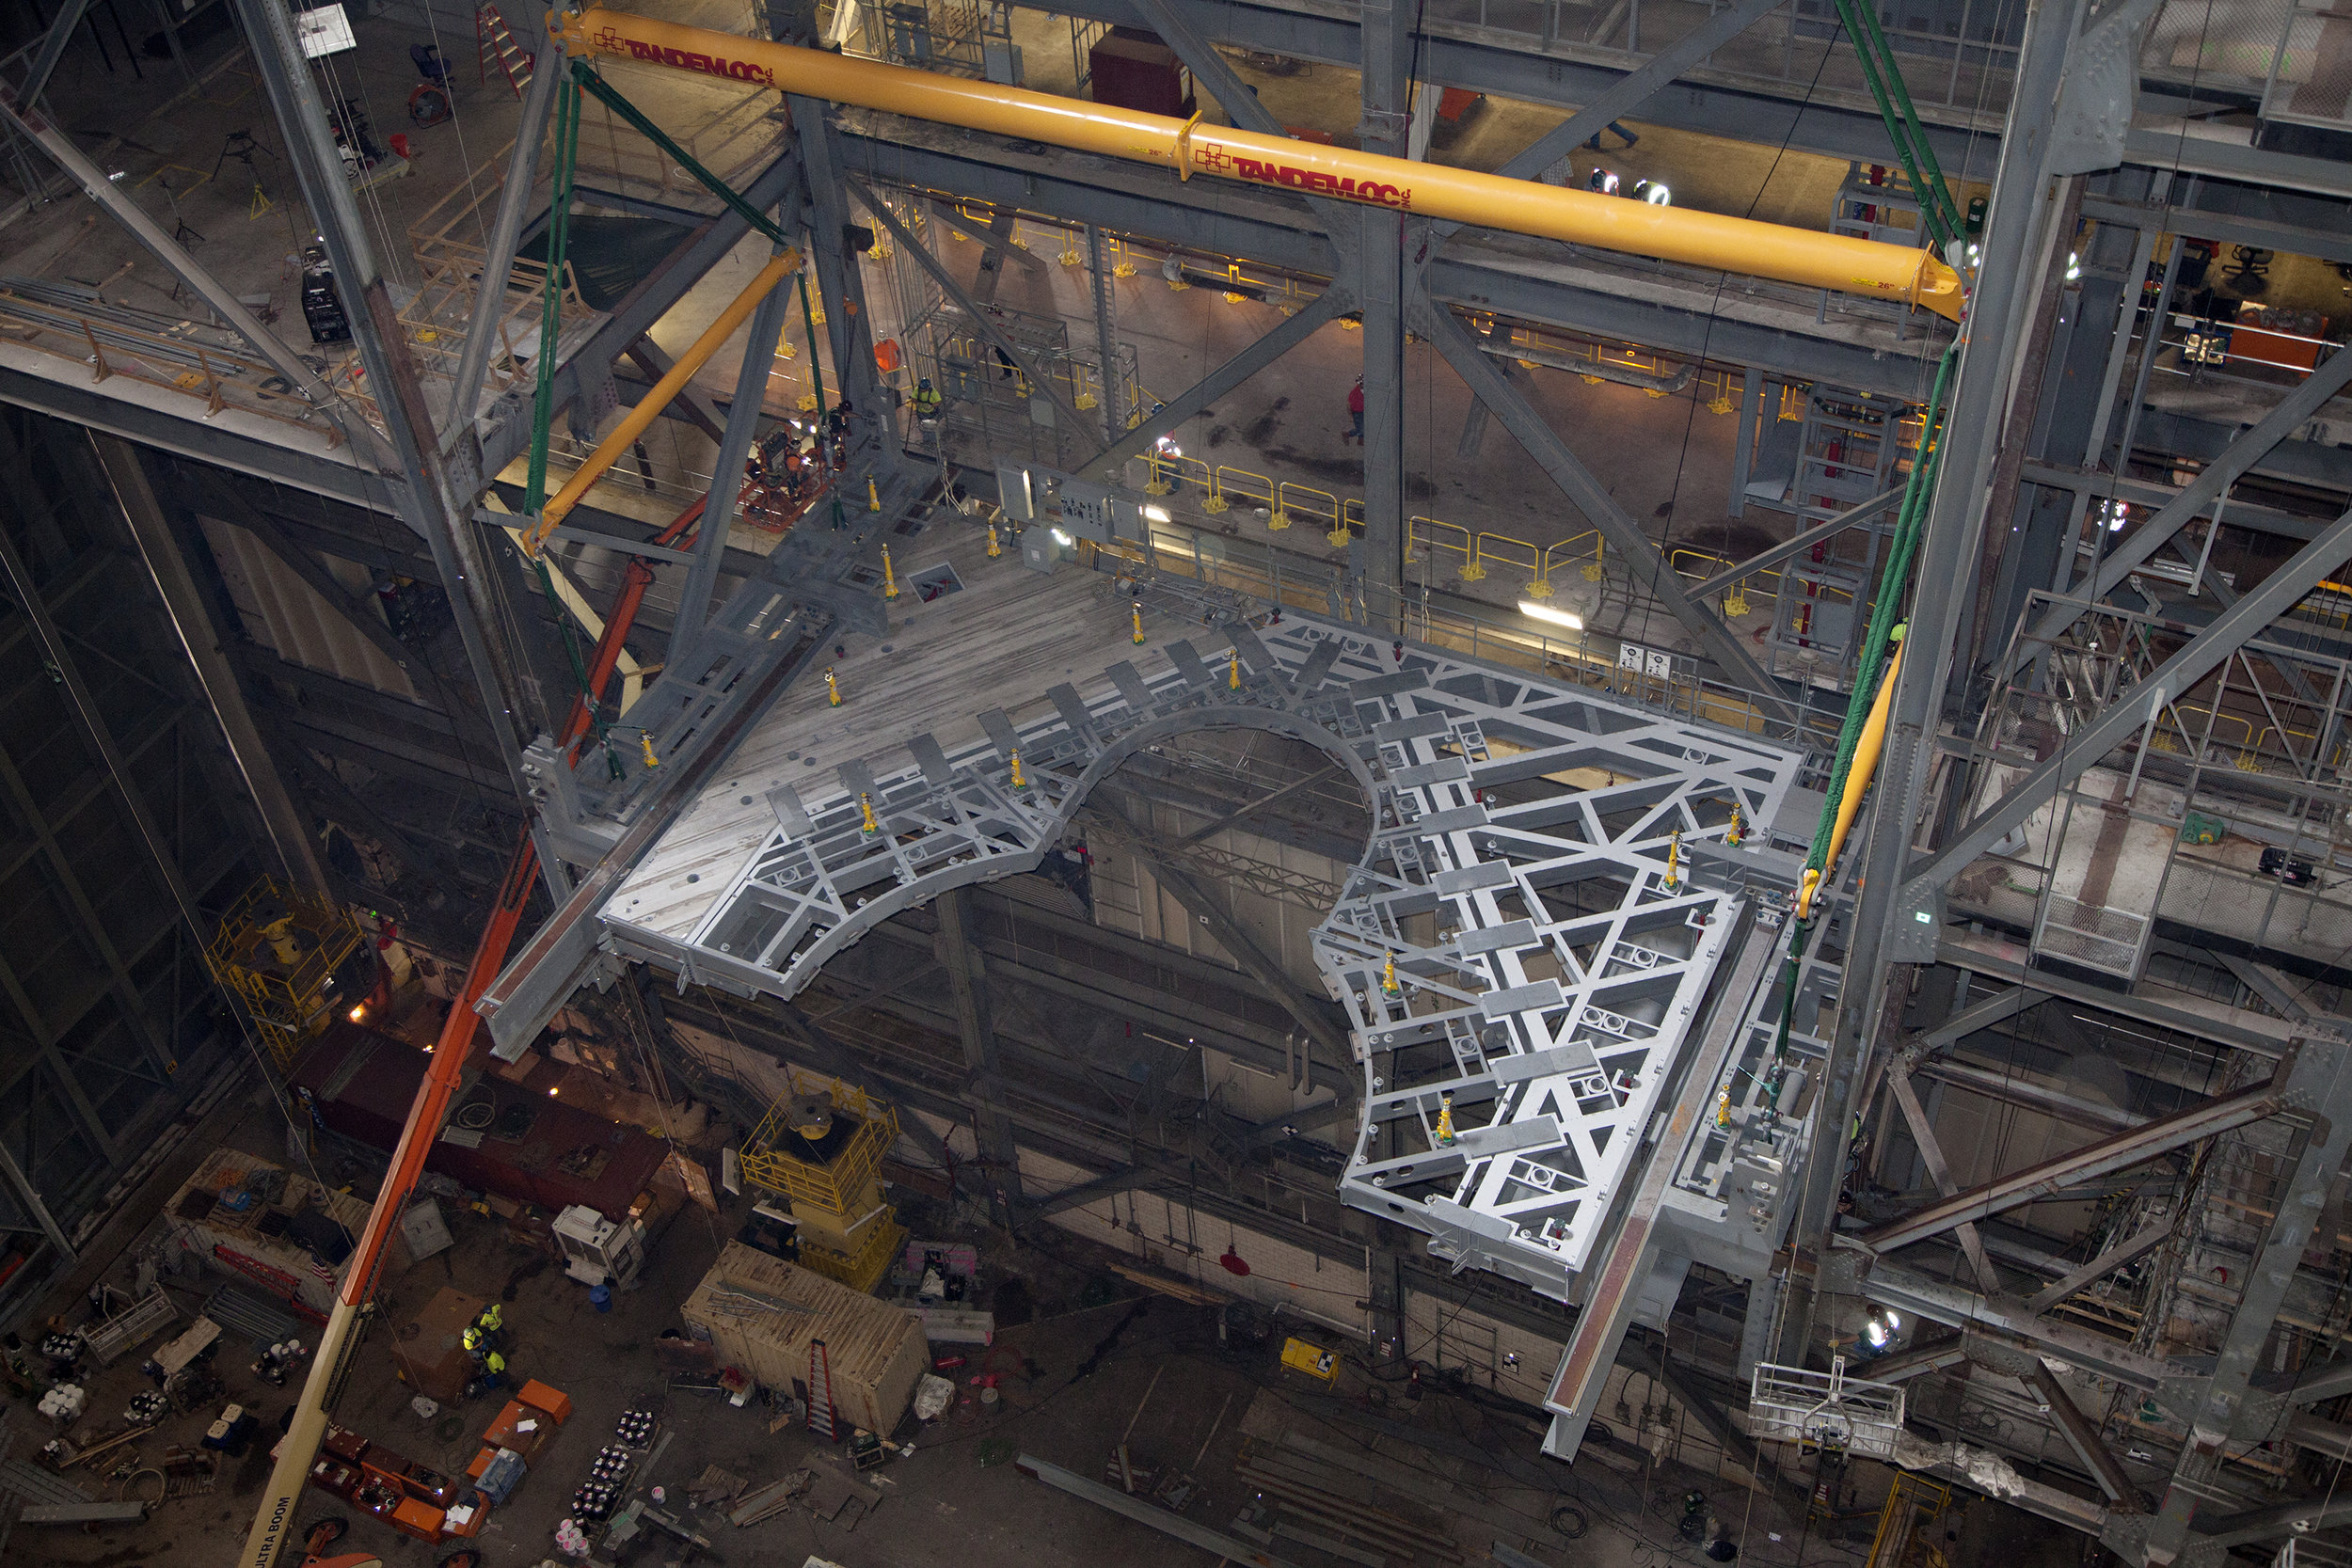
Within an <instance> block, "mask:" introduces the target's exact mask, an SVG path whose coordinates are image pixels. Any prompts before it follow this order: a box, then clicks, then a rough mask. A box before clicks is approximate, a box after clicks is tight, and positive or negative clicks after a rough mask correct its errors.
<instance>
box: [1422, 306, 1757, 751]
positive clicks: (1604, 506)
mask: <svg viewBox="0 0 2352 1568" xmlns="http://www.w3.org/2000/svg"><path fill="white" fill-rule="evenodd" d="M1426 326H1427V330H1428V332H1429V335H1430V339H1431V341H1433V342H1435V343H1436V344H1437V345H1438V352H1439V353H1440V354H1442V355H1444V356H1445V358H1446V362H1447V363H1448V364H1450V365H1452V366H1453V367H1454V373H1455V374H1456V375H1459V376H1460V377H1461V378H1462V379H1463V381H1465V382H1466V383H1468V384H1469V386H1470V392H1471V395H1473V396H1474V397H1476V398H1477V399H1478V400H1479V401H1480V402H1482V403H1484V404H1486V406H1487V407H1489V408H1491V409H1493V410H1494V413H1495V417H1496V418H1497V419H1499V420H1502V427H1503V428H1504V429H1505V430H1508V431H1509V432H1510V433H1511V435H1512V437H1513V438H1514V439H1515V440H1517V441H1518V444H1519V445H1520V446H1521V447H1523V448H1525V449H1526V451H1527V454H1528V455H1529V456H1530V457H1532V458H1534V460H1535V465H1536V467H1540V468H1541V469H1543V470H1544V472H1545V474H1546V475H1547V476H1549V478H1550V480H1551V482H1552V483H1554V484H1556V485H1558V486H1559V487H1560V492H1561V494H1563V495H1565V497H1567V499H1568V500H1569V501H1570V503H1571V504H1573V505H1574V506H1575V507H1576V509H1577V510H1578V511H1580V512H1581V513H1583V514H1584V516H1585V519H1586V521H1588V522H1590V523H1591V524H1592V525H1593V526H1594V527H1595V528H1597V529H1598V530H1599V531H1600V532H1601V535H1602V537H1603V538H1605V539H1607V540H1608V541H1609V546H1610V548H1612V549H1613V550H1615V551H1616V552H1617V559H1618V560H1619V561H1620V562H1623V563H1624V565H1625V568H1626V570H1627V571H1628V572H1629V574H1630V575H1631V576H1632V578H1633V580H1634V581H1635V583H1637V584H1638V585H1639V586H1641V587H1643V588H1645V589H1646V590H1648V592H1649V593H1650V594H1653V595H1655V596H1656V598H1657V599H1658V601H1659V602H1660V603H1661V604H1662V605H1664V606H1665V607H1666V609H1667V610H1668V611H1669V612H1670V613H1672V614H1673V616H1674V618H1675V619H1676V620H1677V621H1679V622H1681V623H1682V625H1683V626H1685V627H1686V628H1687V629H1688V630H1689V631H1690V633H1691V635H1692V636H1693V637H1695V638H1696V639H1698V641H1699V645H1700V646H1701V647H1702V648H1704V649H1705V650H1706V651H1707V654H1708V657H1710V658H1712V659H1713V660H1714V661H1715V663H1716V664H1717V665H1718V666H1719V667H1720V668H1721V669H1722V670H1723V672H1724V677H1725V678H1726V679H1727V680H1729V681H1730V682H1731V683H1732V684H1733V685H1735V686H1739V687H1742V688H1744V689H1748V690H1750V691H1753V692H1755V693H1756V698H1757V700H1758V701H1759V702H1760V703H1762V704H1763V705H1764V706H1765V707H1766V709H1767V710H1769V711H1770V712H1771V713H1772V714H1773V715H1774V716H1775V717H1777V718H1779V719H1780V720H1781V721H1783V722H1786V723H1790V724H1793V723H1795V722H1797V721H1798V719H1799V716H1800V710H1799V708H1798V707H1797V706H1796V705H1794V704H1792V703H1791V702H1790V701H1789V698H1788V693H1787V692H1786V691H1784V690H1783V689H1782V688H1781V686H1780V683H1779V682H1777V681H1775V680H1773V679H1772V676H1771V675H1770V674H1767V673H1765V670H1764V667H1763V666H1762V665H1761V664H1758V663H1757V662H1756V656H1755V655H1753V654H1751V653H1749V652H1748V650H1747V648H1746V646H1745V645H1744V644H1743V643H1741V641H1740V639H1739V638H1737V637H1735V636H1733V635H1732V633H1731V630H1730V628H1729V627H1727V626H1724V623H1723V622H1722V621H1721V620H1719V619H1717V618H1716V616H1715V614H1714V612H1713V611H1711V610H1708V609H1707V607H1706V606H1704V605H1702V604H1700V603H1698V602H1697V601H1696V600H1695V599H1693V598H1692V596H1691V595H1690V594H1687V593H1686V592H1684V590H1683V587H1682V582H1681V579H1680V578H1677V577H1676V576H1675V573H1674V569H1673V567H1671V566H1669V565H1668V564H1667V563H1666V559H1665V557H1664V556H1662V555H1661V554H1660V553H1659V549H1658V546H1657V543H1656V542H1655V541H1654V540H1652V539H1651V538H1650V537H1649V536H1648V535H1647V534H1645V533H1644V532H1643V531H1642V530H1641V526H1640V525H1639V524H1637V523H1636V522H1634V520H1633V519H1632V518H1631V517H1629V516H1628V515H1626V511H1625V508H1624V507H1622V506H1620V505H1618V504H1617V500H1616V498H1615V497H1614V496H1613V495H1611V494H1610V493H1609V489H1608V487H1607V486H1606V485H1604V484H1602V483H1600V482H1599V481H1598V480H1597V479H1595V478H1594V477H1593V473H1592V470H1591V469H1589V468H1587V467H1584V465H1583V463H1582V462H1581V461H1580V460H1579V459H1578V457H1577V455H1576V454H1575V453H1574V452H1572V451H1569V450H1568V445H1567V443H1566V442H1565V441H1564V440H1562V439H1561V437H1560V435H1559V433H1558V432H1557V431H1555V430H1553V429H1552V428H1551V426H1550V424H1549V422H1547V421H1546V420H1545V419H1544V417H1543V416H1542V415H1541V414H1539V413H1538V412H1536V410H1535V408H1534V404H1530V403H1529V402H1528V401H1527V399H1526V398H1525V397H1524V396H1523V395H1521V393H1520V392H1519V390H1518V388H1516V387H1514V386H1512V385H1511V383H1510V382H1509V381H1507V380H1505V379H1504V378H1503V375H1502V372H1501V371H1499V370H1497V369H1496V368H1495V365H1494V361H1493V360H1492V359H1490V358H1489V357H1487V356H1486V352H1485V351H1484V350H1483V349H1481V348H1480V347H1479V346H1478V344H1477V342H1476V341H1473V340H1472V339H1471V337H1470V333H1469V332H1468V331H1467V330H1466V329H1465V328H1464V327H1463V325H1462V324H1461V323H1460V322H1458V321H1456V320H1455V319H1454V313H1453V312H1452V311H1451V310H1447V309H1442V308H1438V307H1432V308H1431V309H1429V311H1428V314H1427V322H1426Z"/></svg>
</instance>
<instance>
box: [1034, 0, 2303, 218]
mask: <svg viewBox="0 0 2352 1568" xmlns="http://www.w3.org/2000/svg"><path fill="white" fill-rule="evenodd" d="M1053 9H1054V10H1055V11H1056V12H1057V13H1059V14H1066V15H1075V16H1082V17H1089V18H1092V19H1095V20H1099V21H1103V22H1108V23H1112V24H1126V25H1129V26H1139V27H1145V28H1149V27H1150V26H1151V23H1150V21H1149V20H1148V19H1147V18H1146V17H1145V16H1144V15H1143V13H1142V12H1141V11H1140V10H1139V9H1138V8H1136V6H1134V5H1133V4H1130V3H1129V0H1056V4H1055V5H1054V7H1053ZM1192 10H1193V11H1194V12H1195V14H1196V15H1197V17H1198V22H1197V25H1198V26H1199V27H1200V31H1201V32H1202V33H1204V34H1205V35H1206V36H1207V37H1209V38H1210V39H1212V40H1216V42H1219V43H1229V44H1233V45H1236V46H1238V47H1241V48H1245V49H1252V50H1258V51H1262V52H1264V53H1267V54H1274V55H1292V56H1294V57H1295V58H1298V59H1306V60H1314V61H1318V62H1321V63H1325V64H1330V65H1340V66H1349V67H1354V66H1356V65H1358V64H1359V48H1360V40H1359V28H1358V26H1357V24H1356V23H1355V21H1354V20H1353V18H1352V16H1350V15H1348V14H1346V13H1333V14H1324V13H1322V12H1317V11H1309V10H1305V9H1297V10H1293V9H1290V8H1286V7H1283V6H1280V5H1271V4H1266V5H1262V4H1250V3H1248V0H1216V3H1213V4H1198V5H1195V6H1193V7H1192ZM1418 38H1419V45H1420V51H1419V57H1418V58H1417V59H1416V60H1415V62H1414V74H1415V76H1416V77H1417V78H1418V79H1419V80H1420V81H1422V82H1424V83H1434V84H1437V85H1439V86H1442V87H1468V88H1470V89H1471V90H1473V91H1477V92H1487V93H1494V94H1497V95H1499V96H1502V97H1505V98H1515V99H1519V100H1521V101H1523V102H1526V103H1549V104H1558V105H1562V106H1572V105H1576V104H1583V103H1593V102H1595V101H1596V100H1597V99H1598V98H1600V97H1601V95H1602V94H1604V93H1606V92H1608V91H1609V89H1610V88H1611V87H1613V86H1614V85H1615V84H1616V83H1617V81H1618V80H1619V79H1620V78H1621V77H1623V76H1624V75H1625V74H1626V73H1625V72H1624V71H1621V70H1616V69H1613V68H1612V67H1610V66H1607V65H1602V64H1597V63H1592V62H1588V61H1584V60H1580V59H1574V58H1570V57H1568V56H1567V55H1565V54H1559V53H1549V52H1545V51H1542V50H1539V49H1537V48H1534V47H1528V46H1526V45H1518V44H1514V43H1512V42H1510V41H1508V40H1509V35H1508V34H1505V33H1502V32H1499V31H1489V30H1486V29H1482V28H1479V27H1477V26H1475V25H1473V24H1468V23H1464V24H1445V23H1424V24H1422V30H1421V32H1420V33H1419V35H1418ZM1534 42H1535V40H1534V39H1533V38H1529V39H1528V40H1527V45H1533V44H1534ZM1680 90H1681V93H1682V101H1681V102H1680V103H1677V105H1676V109H1677V120H1678V121H1679V122H1680V123H1682V124H1683V125H1684V126H1685V128H1686V129H1689V130H1693V131H1703V132H1706V133H1708V134H1709V135H1721V136H1728V137H1730V138H1732V139H1733V140H1736V141H1750V142H1755V141H1762V142H1766V143H1769V144H1771V145H1773V146H1779V145H1781V144H1782V141H1783V138H1784V136H1785V137H1786V142H1787V145H1788V146H1789V147H1791V148H1795V149H1799V150H1804V151H1807V152H1818V153H1820V154H1821V155H1823V156H1824V157H1831V158H1838V159H1847V158H1860V159H1863V160H1865V161H1867V162H1877V163H1886V164H1891V163H1893V162H1895V161H1896V160H1895V148H1894V143H1893V142H1892V141H1891V140H1889V139H1888V137H1887V134H1886V124H1885V121H1884V120H1883V119H1881V118H1880V117H1879V116H1878V115H1877V114H1875V113H1873V112H1872V111H1871V110H1870V109H1869V107H1868V106H1867V104H1856V105H1854V106H1851V107H1849V106H1847V105H1845V104H1842V103H1805V104H1803V105H1798V104H1794V103H1790V102H1789V99H1788V96H1784V95H1783V94H1781V93H1778V92H1775V91H1773V90H1772V88H1771V87H1769V86H1767V85H1764V84H1758V85H1757V87H1755V88H1752V89H1749V88H1741V87H1735V86H1731V85H1728V84H1725V83H1720V82H1715V81H1703V82H1702V81H1692V82H1686V83H1684V84H1683V85H1682V87H1681V89H1680ZM1993 119H1994V117H1992V116H1985V117H1983V123H1982V124H1981V125H1980V126H1979V127H1976V128H1973V129H1972V128H1970V127H1968V126H1966V125H1964V124H1959V123H1944V122H1941V121H1931V122H1930V123H1928V124H1927V125H1926V126H1925V127H1924V129H1925V134H1926V135H1927V138H1928V142H1929V145H1930V146H1931V147H1932V148H1933V149H1934V150H1935V155H1936V157H1937V159H1938V160H1939V161H1940V162H1941V163H1942V164H1943V166H1944V168H1945V170H1946V172H1947V173H1949V174H1951V175H1952V176H1953V177H1955V178H1973V179H1979V180H1980V179H1982V178H1984V174H1985V169H1984V166H1983V165H1984V162H1985V160H1986V159H1987V158H1988V157H1989V156H1990V155H1991V154H1992V153H1993V152H1994V151H1995V150H1997V149H1998V146H1999V130H1998V128H1997V127H1996V126H1995V125H1994V123H1993ZM1783 127H1786V130H1785V131H1784V130H1783ZM2153 140H2160V141H2161V142H2162V144H2163V147H2164V152H2163V154H2162V155H2161V156H2157V155H2156V154H2155V153H2154V151H2153V148H2152V149H2151V150H2147V151H2145V152H2142V153H2140V154H2139V155H2140V156H2141V157H2142V158H2143V159H2144V160H2145V161H2147V162H2148V163H2150V164H2151V165H2152V166H2155V167H2160V168H2169V167H2171V166H2172V165H2173V162H2174V161H2175V159H2176V158H2178V157H2179V156H2180V155H2181V154H2180V153H2179V151H2178V149H2177V147H2176V145H2175V144H2176V142H2177V141H2178V138H2177V137H2174V136H2165V137H2161V138H2153ZM2189 145H2190V147H2191V148H2192V149H2196V150H2199V151H2203V150H2205V144H2203V143H2201V142H2198V141H2196V140H2194V139H2193V138H2192V140H2191V142H2190V144H2189ZM2221 151H2222V152H2223V153H2225V154H2226V153H2229V152H2231V151H2233V150H2231V149H2226V148H2225V149H2222V150H2221ZM2235 151H2240V152H2242V151H2244V150H2243V149H2239V150H2235ZM1972 157H1973V159H1974V160H1975V162H1974V163H1973V164H1972V162H1971V159H1972ZM2301 162H2302V163H2304V164H2308V165H2311V166H2313V167H2319V166H2321V161H2320V160H2318V159H2304V160H2301ZM2232 178H2241V179H2242V178H2245V176H2243V175H2237V176H2232Z"/></svg>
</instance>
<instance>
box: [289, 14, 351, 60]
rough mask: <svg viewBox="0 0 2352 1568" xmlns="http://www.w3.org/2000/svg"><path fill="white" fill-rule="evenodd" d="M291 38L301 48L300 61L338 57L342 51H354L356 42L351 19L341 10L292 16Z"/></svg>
mask: <svg viewBox="0 0 2352 1568" xmlns="http://www.w3.org/2000/svg"><path fill="white" fill-rule="evenodd" d="M294 38H295V40H296V41H298V42H299V43H300V44H301V45H302V57H303V58H304V59H306V60H315V59H320V58H323V57H325V56H326V55H340V54H342V52H343V51H344V50H346V49H357V48H358V47H359V40H358V39H357V38H355V37H354V36H353V35H352V31H351V18H350V17H348V16H346V15H344V14H343V8H342V7H341V6H319V7H316V8H313V9H310V10H307V11H296V12H294Z"/></svg>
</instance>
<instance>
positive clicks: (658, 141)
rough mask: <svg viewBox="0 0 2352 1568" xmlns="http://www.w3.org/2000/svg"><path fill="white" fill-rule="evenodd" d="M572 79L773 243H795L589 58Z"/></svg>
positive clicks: (575, 69) (575, 68)
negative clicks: (646, 113)
mask: <svg viewBox="0 0 2352 1568" xmlns="http://www.w3.org/2000/svg"><path fill="white" fill-rule="evenodd" d="M572 80H573V81H574V82H576V83H578V84H579V85H580V87H584V88H586V89H587V90H588V91H589V92H592V93H594V94H595V95H596V102H598V103H602V104H603V105H604V106H605V107H606V108H608V109H611V110H612V112H613V113H614V114H616V115H619V116H620V117H621V118H622V119H626V120H628V122H629V124H630V125H631V126H633V127H634V128H635V129H636V130H637V132H638V134H639V135H643V136H644V138H645V139H646V140H647V141H650V142H652V143H653V144H654V145H655V146H656V147H658V148H660V149H661V150H662V151H664V152H666V153H668V154H669V155H670V156H671V157H672V158H674V159H675V160H676V161H677V166H678V167H680V168H682V169H684V170H685V171H686V172H687V173H689V174H691V175H692V176H693V177H694V178H695V180H696V181H698V182H700V183H701V184H702V186H703V188H704V189H706V190H707V191H708V192H710V194H711V195H713V196H715V197H717V198H719V199H720V200H722V201H723V202H725V203H726V204H727V205H728V206H729V207H731V208H733V209H734V211H735V214H736V215H737V216H738V217H739V218H741V219H742V220H743V221H744V222H745V223H748V224H750V225H751V226H752V227H753V229H755V230H757V231H758V232H760V233H762V234H765V235H766V236H768V239H769V241H770V243H771V244H772V245H776V246H777V247H778V248H779V249H787V250H788V249H790V248H791V247H792V242H791V241H790V240H788V239H787V238H785V233H784V230H781V229H779V228H777V227H776V226H775V224H774V223H773V222H772V221H771V220H770V219H769V217H768V216H767V215H766V214H763V213H762V212H760V210H759V209H758V208H756V207H755V206H753V205H752V204H751V203H750V202H748V201H746V200H744V199H743V198H741V197H739V196H738V195H737V194H736V193H735V187H734V186H732V185H729V184H728V183H727V182H725V181H723V180H722V179H720V178H719V177H718V176H717V175H715V174H713V173H711V172H710V171H709V170H708V169H707V168H705V167H703V166H702V165H700V164H699V163H696V162H695V161H694V157H693V154H691V153H690V152H688V151H687V150H686V149H684V148H682V147H680V146H679V145H678V144H677V143H675V142H674V141H672V140H671V139H670V137H669V135H668V134H667V133H666V132H664V131H663V130H662V129H661V127H660V126H659V125H656V124H655V123H654V122H653V121H652V120H650V119H646V118H645V117H644V114H642V113H640V112H639V110H638V107H637V105H636V104H634V103H630V102H629V101H628V99H626V98H623V97H622V96H621V95H620V94H619V93H618V92H615V91H614V90H613V88H612V83H610V82H608V81H606V80H605V79H604V78H603V77H601V76H599V75H597V74H596V72H595V71H592V70H590V69H589V67H588V62H587V61H585V60H574V61H573V62H572Z"/></svg>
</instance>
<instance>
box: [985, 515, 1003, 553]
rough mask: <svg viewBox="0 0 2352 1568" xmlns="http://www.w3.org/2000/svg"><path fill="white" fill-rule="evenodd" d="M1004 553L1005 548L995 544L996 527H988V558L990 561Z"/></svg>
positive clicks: (993, 525)
mask: <svg viewBox="0 0 2352 1568" xmlns="http://www.w3.org/2000/svg"><path fill="white" fill-rule="evenodd" d="M1004 553H1005V546H1002V545H1000V544H998V543H997V542H996V525H995V524H994V523H991V524H989V525H988V558H989V560H991V561H993V560H995V559H996V558H997V557H998V556H1000V555H1002V554H1004Z"/></svg>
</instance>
